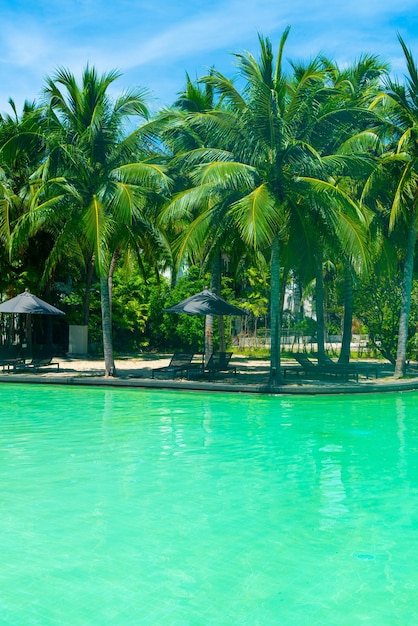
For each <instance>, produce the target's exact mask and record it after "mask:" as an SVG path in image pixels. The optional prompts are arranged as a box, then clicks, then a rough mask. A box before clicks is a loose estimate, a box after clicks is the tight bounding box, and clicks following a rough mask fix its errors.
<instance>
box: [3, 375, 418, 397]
mask: <svg viewBox="0 0 418 626" xmlns="http://www.w3.org/2000/svg"><path fill="white" fill-rule="evenodd" d="M378 380H379V382H373V381H371V380H367V381H362V382H358V383H352V382H333V383H332V384H330V383H326V382H325V383H324V382H322V381H321V382H320V383H319V382H318V383H312V382H311V381H306V380H305V381H303V380H302V379H300V380H298V381H297V382H292V383H287V384H286V385H281V386H278V387H270V386H269V385H266V384H256V383H251V384H240V383H239V382H236V383H229V382H226V381H225V382H222V381H196V380H193V381H186V380H168V379H152V378H135V377H132V376H123V375H122V376H120V377H117V378H112V377H105V376H103V375H92V374H82V373H81V374H80V373H79V374H77V375H74V374H69V375H59V376H57V375H56V374H54V373H53V372H48V373H47V372H42V373H38V374H0V383H12V384H22V383H31V384H53V385H67V386H68V385H70V386H87V387H116V388H144V389H166V390H183V391H209V392H228V393H243V394H264V395H338V394H340V395H341V394H370V393H385V392H399V391H416V390H418V377H414V378H404V379H393V378H381V379H378Z"/></svg>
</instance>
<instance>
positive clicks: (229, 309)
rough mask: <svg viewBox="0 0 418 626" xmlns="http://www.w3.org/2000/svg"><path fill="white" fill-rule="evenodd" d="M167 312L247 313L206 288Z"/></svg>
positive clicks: (195, 313) (198, 313)
mask: <svg viewBox="0 0 418 626" xmlns="http://www.w3.org/2000/svg"><path fill="white" fill-rule="evenodd" d="M164 310H165V311H166V312H167V313H186V315H246V314H247V312H246V311H244V310H243V309H239V308H238V307H237V306H234V305H233V304H229V302H226V301H225V300H223V299H222V298H220V297H219V296H217V295H216V294H214V293H212V292H211V291H209V289H204V290H203V291H200V292H199V293H196V294H195V295H194V296H190V298H186V300H182V301H181V302H179V303H178V304H174V305H173V306H170V307H169V308H168V309H164Z"/></svg>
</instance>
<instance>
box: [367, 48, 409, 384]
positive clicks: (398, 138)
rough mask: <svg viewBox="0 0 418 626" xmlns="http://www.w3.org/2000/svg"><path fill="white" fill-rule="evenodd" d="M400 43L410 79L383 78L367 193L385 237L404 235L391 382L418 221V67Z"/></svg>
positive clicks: (401, 354)
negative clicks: (375, 163) (377, 152)
mask: <svg viewBox="0 0 418 626" xmlns="http://www.w3.org/2000/svg"><path fill="white" fill-rule="evenodd" d="M398 39H399V42H400V44H401V46H402V50H403V52H404V55H405V60H406V67H407V70H408V75H407V76H406V84H400V83H399V82H398V81H397V80H394V79H391V78H387V80H386V82H385V89H384V91H383V92H382V93H381V94H380V95H379V96H378V97H377V98H376V100H375V101H374V103H373V104H372V106H373V107H374V108H377V107H380V111H381V112H382V114H383V115H384V117H385V119H386V121H387V129H388V137H389V138H388V139H387V143H386V147H387V149H386V152H385V153H384V154H382V156H381V158H380V162H379V167H378V169H377V170H376V172H375V173H374V174H373V176H372V177H371V178H370V180H369V181H368V185H367V187H366V190H365V195H367V197H368V198H369V199H370V198H373V199H374V201H375V203H376V206H377V207H378V209H380V210H382V208H383V210H385V209H388V217H389V232H390V231H392V230H393V229H394V228H395V227H396V228H401V229H406V244H405V249H404V264H403V277H402V302H401V311H400V319H399V332H398V345H397V355H396V364H395V373H394V375H395V377H401V376H403V375H404V374H405V368H406V344H407V340H408V318H409V311H410V305H411V290H412V277H413V268H414V255H415V244H416V238H417V219H418V143H417V136H418V96H417V94H418V66H417V64H416V62H415V61H414V59H413V56H412V53H411V50H410V49H409V48H408V47H407V46H406V44H405V42H404V40H403V39H402V37H401V36H399V37H398Z"/></svg>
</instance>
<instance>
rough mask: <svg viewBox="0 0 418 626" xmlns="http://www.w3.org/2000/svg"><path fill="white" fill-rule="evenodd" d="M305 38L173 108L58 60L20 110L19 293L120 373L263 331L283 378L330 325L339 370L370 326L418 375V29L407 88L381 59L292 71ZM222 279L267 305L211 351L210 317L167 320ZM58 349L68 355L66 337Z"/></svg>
mask: <svg viewBox="0 0 418 626" xmlns="http://www.w3.org/2000/svg"><path fill="white" fill-rule="evenodd" d="M288 36H289V29H286V30H285V31H284V33H283V35H282V37H281V39H280V41H279V43H278V47H277V52H276V53H275V51H274V49H273V45H272V42H271V41H270V40H269V39H268V38H265V37H263V36H259V51H258V55H253V54H252V53H250V52H243V53H240V54H236V55H235V56H236V65H237V77H235V78H231V77H228V76H225V75H223V74H221V73H220V72H218V71H217V70H216V69H215V68H212V69H211V71H210V72H209V73H208V74H207V75H205V76H202V77H200V78H199V79H197V80H196V81H192V80H191V79H190V77H189V76H188V75H187V74H186V83H185V87H184V88H183V89H182V90H180V91H179V96H178V98H177V99H176V101H175V102H174V103H173V104H172V106H171V107H167V108H164V109H162V110H159V111H158V112H156V113H154V114H153V115H151V114H150V112H149V104H148V100H149V96H148V93H147V91H146V89H132V90H130V91H128V92H126V93H122V94H121V95H120V96H119V97H112V95H111V93H113V90H114V88H115V83H116V81H117V79H118V77H119V74H118V73H117V72H116V71H110V72H108V73H105V74H103V75H99V74H98V72H97V70H96V69H95V68H92V67H89V66H86V68H85V69H84V71H83V73H82V76H81V79H80V80H79V81H78V80H77V78H76V77H75V76H74V74H73V73H72V72H71V71H70V70H69V69H65V68H59V69H57V71H56V73H55V75H53V76H51V77H49V78H47V79H46V81H45V87H44V97H43V99H42V101H40V102H33V103H29V102H26V103H25V105H24V107H23V111H22V113H21V114H20V113H18V111H17V108H16V106H15V104H14V103H13V101H10V109H11V112H10V113H4V114H3V115H2V116H0V209H1V212H0V237H1V239H2V244H3V245H2V248H1V253H0V264H1V268H2V272H1V279H0V291H1V294H2V298H3V299H5V298H7V297H10V296H13V295H16V294H17V293H19V292H20V291H23V289H24V288H28V289H29V290H31V291H32V290H33V291H36V293H37V294H38V295H41V296H44V297H45V298H46V299H48V300H49V301H51V302H52V303H54V304H56V305H59V307H60V308H61V309H63V310H64V311H65V312H66V313H67V320H68V322H69V323H70V324H83V325H87V326H88V327H89V338H90V349H91V350H97V351H98V352H101V351H102V352H103V355H104V361H105V372H106V375H107V376H114V375H116V374H117V372H116V370H115V363H114V354H115V351H116V352H130V353H134V352H138V351H147V350H172V349H175V348H179V347H181V348H183V349H186V348H190V349H194V350H202V349H205V350H206V352H207V351H208V350H209V351H211V350H213V345H214V343H218V344H219V345H220V346H221V347H224V346H225V345H227V343H228V342H231V341H233V339H234V338H235V337H236V336H237V334H242V333H251V334H253V335H255V336H257V334H259V333H260V332H261V331H260V327H262V332H263V333H264V334H268V335H269V338H270V341H269V352H270V385H272V386H274V385H277V384H280V382H281V377H280V365H281V352H282V350H283V340H282V337H281V334H282V332H284V330H286V332H287V330H288V329H289V328H292V329H293V332H299V331H300V332H303V329H304V328H310V332H311V333H314V335H315V342H316V345H317V351H318V358H319V360H321V358H325V349H326V336H327V334H341V335H342V344H341V351H340V355H339V357H340V361H341V362H347V361H348V359H349V358H350V345H351V339H352V332H353V328H357V329H360V328H361V329H362V330H363V331H364V332H365V333H367V334H368V336H369V341H370V346H371V347H372V349H373V350H375V351H376V353H380V354H381V355H382V356H383V357H384V358H386V359H389V360H390V361H391V362H392V363H393V365H394V367H395V375H396V376H402V375H404V373H405V368H406V363H407V360H408V359H409V358H415V357H416V344H415V331H416V323H417V310H418V306H417V301H416V298H417V295H416V294H417V293H418V289H417V286H416V283H415V268H414V259H415V246H416V235H417V216H418V213H417V210H418V186H417V184H418V152H417V138H418V66H417V64H416V62H415V61H414V58H413V55H412V52H411V50H410V49H409V48H408V47H407V45H406V43H405V42H404V41H403V40H402V39H401V38H399V40H400V46H401V48H402V50H403V53H404V57H405V63H406V71H407V74H406V76H405V78H404V80H403V82H402V81H399V80H397V79H396V80H395V79H394V78H393V77H391V75H390V70H389V67H388V65H387V64H386V63H385V62H383V61H382V60H381V59H379V58H378V57H375V56H373V55H369V54H364V55H363V56H362V57H361V58H360V59H358V60H357V61H355V62H353V63H352V64H351V65H350V66H349V67H346V68H344V69H341V68H339V67H338V65H337V64H336V63H334V62H333V61H332V60H330V59H327V58H324V57H323V56H320V55H318V56H317V57H315V58H313V59H312V60H310V61H309V62H306V63H303V62H293V61H287V60H286V58H285V49H286V41H287V39H288ZM204 287H210V288H211V289H213V291H215V292H216V293H219V294H220V295H222V296H223V297H224V298H225V299H227V300H228V301H231V302H232V303H233V304H236V305H238V306H240V307H242V308H245V309H246V310H247V311H248V316H247V317H246V319H245V321H244V322H242V321H241V320H228V322H227V323H225V320H223V319H222V318H220V319H218V320H213V319H211V318H208V319H207V327H206V328H207V331H206V334H205V341H206V345H203V343H202V320H201V319H199V318H191V317H187V319H186V317H185V316H173V315H170V314H167V313H165V311H164V309H165V308H167V307H168V306H170V305H171V304H174V303H175V302H177V301H179V300H181V299H183V298H185V297H187V296H189V295H191V294H192V293H193V292H196V291H199V290H201V289H203V288H204ZM289 293H292V295H293V306H292V307H289V306H288V305H287V301H288V298H289ZM306 301H310V302H311V303H313V307H314V310H315V311H314V314H310V315H309V314H307V313H306V312H304V309H303V302H306ZM313 320H315V321H313ZM3 324H4V322H3ZM313 324H314V326H315V328H314V329H312V325H313ZM5 336H6V329H5V328H4V326H3V327H2V337H3V339H2V340H3V341H5ZM48 340H49V341H51V342H53V343H55V344H56V345H58V346H61V347H62V349H63V350H64V349H65V344H66V338H65V329H63V327H62V326H60V327H57V328H56V329H55V338H54V336H50V337H49V339H48ZM42 341H47V339H46V338H45V337H44V338H43V339H42Z"/></svg>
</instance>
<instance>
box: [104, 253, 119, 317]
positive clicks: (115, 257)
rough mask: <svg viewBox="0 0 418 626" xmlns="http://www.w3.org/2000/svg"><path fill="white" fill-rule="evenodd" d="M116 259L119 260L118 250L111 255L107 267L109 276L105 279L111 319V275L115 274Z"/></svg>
mask: <svg viewBox="0 0 418 626" xmlns="http://www.w3.org/2000/svg"><path fill="white" fill-rule="evenodd" d="M118 258H119V249H117V250H115V251H114V253H113V255H112V260H111V261H110V267H109V274H108V277H107V282H108V284H109V307H110V317H111V318H112V298H113V275H114V273H115V269H116V264H117V262H118Z"/></svg>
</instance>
